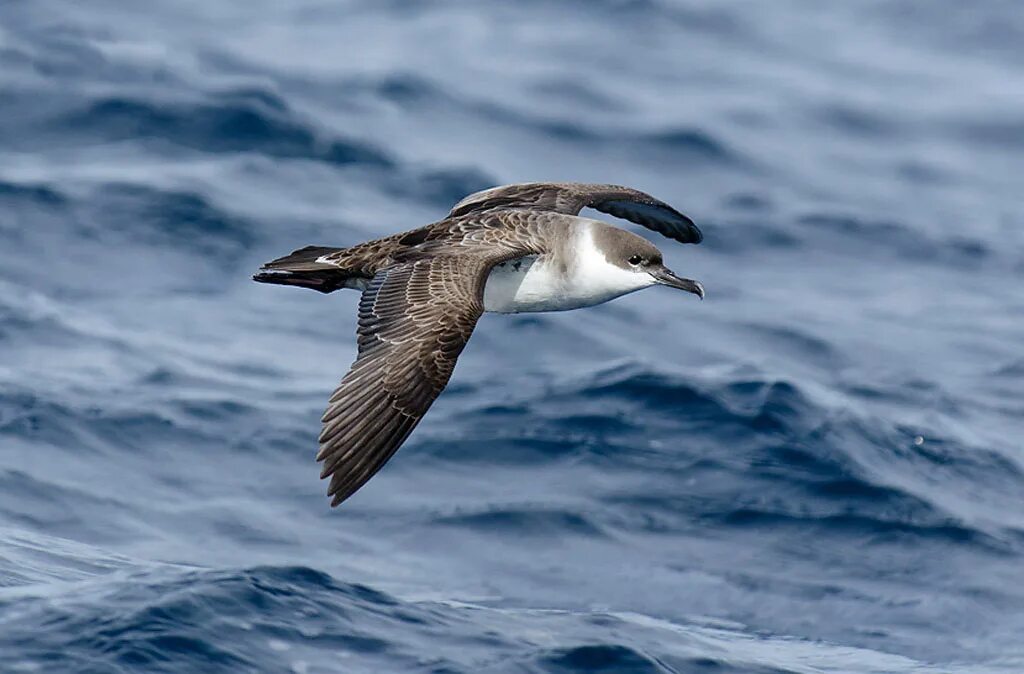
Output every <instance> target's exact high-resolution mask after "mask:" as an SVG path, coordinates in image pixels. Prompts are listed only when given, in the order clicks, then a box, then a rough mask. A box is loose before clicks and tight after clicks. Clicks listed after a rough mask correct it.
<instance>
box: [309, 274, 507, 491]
mask: <svg viewBox="0 0 1024 674" xmlns="http://www.w3.org/2000/svg"><path fill="white" fill-rule="evenodd" d="M494 262H496V261H494V260H487V259H484V258H482V257H481V258H477V257H475V256H473V255H466V256H464V257H459V258H455V257H453V256H443V255H441V256H433V257H422V258H419V259H415V260H410V261H407V262H401V263H398V264H395V265H392V266H390V267H386V268H384V269H382V270H380V271H379V272H378V273H377V274H376V276H374V277H373V280H372V281H371V282H370V284H369V286H368V287H367V288H366V290H365V291H363V295H362V298H361V299H360V301H359V329H358V344H359V355H358V357H357V358H356V361H355V363H354V364H353V365H352V369H351V370H349V372H348V374H346V375H345V378H344V379H343V380H342V382H341V385H340V386H338V388H337V390H335V392H334V395H333V396H331V399H330V404H329V405H328V407H327V411H326V412H325V413H324V416H323V423H324V426H323V431H322V432H321V434H320V452H319V453H318V454H317V457H316V458H317V461H322V462H323V470H322V471H321V474H320V477H321V478H325V477H327V476H331V483H330V487H329V489H328V491H327V494H328V496H333V497H334V498H333V500H332V501H331V505H332V506H336V505H338V504H339V503H341V502H342V501H344V500H345V499H346V498H348V497H349V496H351V495H352V494H353V493H354V492H355V491H356V490H357V489H359V488H360V487H361V486H363V484H365V483H366V481H367V480H369V479H370V478H371V477H373V475H374V474H375V473H376V472H377V471H378V470H380V469H381V467H382V466H383V465H384V464H385V463H386V462H387V461H388V459H390V458H391V456H392V455H393V454H394V453H395V452H396V451H397V450H398V448H399V446H401V444H402V443H403V442H404V441H405V439H406V438H407V437H409V434H410V433H411V432H412V430H413V429H414V428H415V427H416V424H418V423H419V421H420V419H422V418H423V415H424V414H426V412H427V410H428V409H429V408H430V405H431V404H432V403H433V402H434V399H435V398H437V396H438V395H439V394H440V393H441V391H442V390H443V389H444V387H445V385H446V384H447V383H448V378H449V377H451V374H452V370H453V369H454V368H455V360H456V359H457V358H458V357H459V354H460V353H461V352H462V349H463V347H465V345H466V342H467V341H468V340H469V337H470V335H471V334H472V333H473V328H474V327H475V326H476V322H477V319H479V318H480V315H481V313H482V312H483V301H482V294H483V284H484V282H485V280H486V275H487V272H488V271H489V270H490V268H491V267H492V266H493V264H494Z"/></svg>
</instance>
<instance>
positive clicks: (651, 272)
mask: <svg viewBox="0 0 1024 674" xmlns="http://www.w3.org/2000/svg"><path fill="white" fill-rule="evenodd" d="M595 239H596V240H597V245H598V246H599V247H600V248H601V249H602V250H603V251H604V253H605V258H606V259H607V260H608V262H610V263H611V264H613V265H614V266H616V267H618V268H619V269H621V270H624V271H626V272H628V273H630V274H634V275H635V276H634V277H633V279H634V282H635V284H636V286H637V288H642V287H646V286H650V285H656V284H657V285H663V286H669V287H670V288H678V289H679V290H685V291H686V292H689V293H693V294H694V295H696V296H698V297H700V298H701V299H704V286H702V285H701V284H700V283H699V282H697V281H694V280H692V279H688V278H683V277H681V276H678V275H676V273H675V272H673V271H672V270H671V269H669V268H668V267H666V266H665V261H664V258H663V257H662V254H661V251H660V250H658V248H657V247H656V246H655V245H654V244H652V243H651V242H650V241H648V240H647V239H645V238H643V237H642V236H637V235H636V234H633V233H632V232H627V231H625V230H621V229H618V228H616V227H608V228H607V229H605V228H603V227H602V228H600V229H599V230H598V231H597V232H595Z"/></svg>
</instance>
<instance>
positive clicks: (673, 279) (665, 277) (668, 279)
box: [651, 267, 704, 299]
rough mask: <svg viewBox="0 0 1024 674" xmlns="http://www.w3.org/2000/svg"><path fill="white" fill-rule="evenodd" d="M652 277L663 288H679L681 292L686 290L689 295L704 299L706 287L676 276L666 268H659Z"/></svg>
mask: <svg viewBox="0 0 1024 674" xmlns="http://www.w3.org/2000/svg"><path fill="white" fill-rule="evenodd" d="M651 276H653V277H654V280H655V281H657V282H658V283H660V284H661V285H663V286H669V287H670V288H679V289H680V290H685V291H686V292H688V293H693V294H694V295H696V296H697V297H699V298H701V299H704V286H702V285H701V284H700V283H699V282H698V281H694V280H692V279H688V278H683V277H681V276H676V275H675V274H674V273H673V272H672V271H671V270H669V269H667V268H665V267H659V268H657V269H654V270H652V271H651Z"/></svg>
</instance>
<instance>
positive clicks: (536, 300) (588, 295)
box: [484, 255, 622, 314]
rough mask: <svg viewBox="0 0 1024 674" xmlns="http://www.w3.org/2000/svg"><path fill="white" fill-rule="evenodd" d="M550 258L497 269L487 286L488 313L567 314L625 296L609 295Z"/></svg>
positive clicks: (532, 258) (525, 260)
mask: <svg viewBox="0 0 1024 674" xmlns="http://www.w3.org/2000/svg"><path fill="white" fill-rule="evenodd" d="M573 271H574V270H572V269H566V267H565V266H564V265H561V264H559V263H558V262H557V261H556V260H553V259H552V258H551V257H549V256H545V255H541V256H535V255H532V256H529V257H522V258H518V259H516V260H510V261H509V262H504V263H502V264H499V265H497V266H495V267H494V269H492V270H491V273H490V275H489V276H488V277H487V284H486V285H485V286H484V311H492V312H496V313H502V314H516V313H521V312H530V311H566V310H569V309H578V308H580V307H588V306H591V305H594V304H600V303H601V302H606V301H607V300H609V299H611V298H612V297H615V296H618V295H619V294H622V293H621V292H605V290H604V289H603V288H600V289H596V288H593V287H591V285H592V284H590V283H587V282H586V281H587V280H588V279H583V278H581V277H580V275H579V274H578V273H573Z"/></svg>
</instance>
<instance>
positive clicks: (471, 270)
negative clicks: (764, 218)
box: [253, 183, 704, 506]
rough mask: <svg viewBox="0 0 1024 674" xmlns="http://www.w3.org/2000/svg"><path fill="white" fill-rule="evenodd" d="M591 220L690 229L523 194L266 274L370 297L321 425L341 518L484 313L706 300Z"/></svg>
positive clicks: (669, 215)
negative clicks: (632, 297) (691, 297)
mask: <svg viewBox="0 0 1024 674" xmlns="http://www.w3.org/2000/svg"><path fill="white" fill-rule="evenodd" d="M584 207H589V208H593V209H596V210H598V211H601V212H604V213H608V214H610V215H613V216H616V217H620V218H625V219H627V220H630V221H632V222H635V223H637V224H640V225H643V226H644V227H648V228H650V229H652V230H654V231H656V232H658V233H660V234H663V235H665V236H667V237H669V238H670V239H675V240H676V241H679V242H681V243H700V241H701V239H702V238H703V237H702V235H701V232H700V230H699V229H698V228H697V226H696V225H695V224H694V223H693V221H692V220H690V218H688V217H686V216H685V215H683V214H682V213H680V212H678V211H677V210H675V209H674V208H672V207H671V206H669V205H668V204H665V203H663V202H661V201H658V200H657V199H655V198H654V197H652V196H650V195H647V194H644V193H643V192H639V191H637V190H634V189H630V188H628V187H619V186H617V185H592V184H583V183H520V184H516V185H506V186H502V187H494V188H491V189H487V190H483V191H482V192H477V193H475V194H472V195H470V196H468V197H466V198H465V199H463V200H462V201H460V202H459V203H457V204H455V207H454V208H452V210H451V212H450V213H449V214H448V217H446V218H445V219H443V220H441V221H439V222H435V223H433V224H430V225H426V226H425V227H420V228H419V229H414V230H411V231H408V232H402V233H401V234H394V235H392V236H388V237H385V238H383V239H377V240H375V241H369V242H366V243H362V244H359V245H357V246H353V247H351V248H329V247H323V246H307V247H305V248H301V249H299V250H297V251H295V252H293V253H291V254H290V255H286V256H284V257H282V258H278V259H276V260H274V261H272V262H268V263H267V264H265V265H263V267H262V268H261V269H260V270H259V272H258V273H257V274H255V275H254V276H253V279H254V280H256V281H259V282H261V283H277V284H282V285H292V286H299V287H302V288H312V289H313V290H318V291H320V292H323V293H329V292H333V291H335V290H338V289H339V288H355V289H357V290H360V291H362V297H361V298H360V300H359V327H358V329H357V343H358V347H359V348H358V356H357V357H356V360H355V362H354V363H353V364H352V367H351V369H350V370H349V371H348V374H346V375H345V377H344V378H343V379H342V381H341V384H340V385H339V386H338V388H337V389H336V390H335V391H334V395H332V396H331V398H330V403H329V404H328V407H327V411H326V412H324V415H323V419H322V421H323V430H322V432H321V433H320V451H319V453H318V454H317V456H316V459H317V461H319V462H322V463H323V467H322V470H321V473H320V477H321V479H322V478H326V477H328V476H329V477H330V478H331V482H330V486H329V487H328V490H327V494H328V496H330V497H332V501H331V505H332V506H337V505H338V504H339V503H341V502H342V501H344V500H345V499H347V498H348V497H349V496H351V495H352V494H353V493H355V491H356V490H357V489H359V488H360V487H362V486H363V485H364V484H365V483H366V481H367V480H369V479H370V478H371V477H373V475H374V474H375V473H376V472H377V471H378V470H380V469H381V467H382V466H383V465H384V464H385V463H386V462H387V461H388V459H390V458H391V456H392V455H393V454H394V453H395V452H396V451H397V450H398V448H399V447H400V446H401V445H402V443H403V442H404V441H405V439H406V438H407V437H409V434H410V433H411V432H412V430H413V429H414V428H415V427H416V424H418V423H419V421H420V419H422V418H423V415H424V414H426V412H427V410H428V409H429V408H430V405H431V404H432V403H433V402H434V399H435V398H437V396H438V395H440V393H441V391H442V390H443V389H444V387H445V385H446V384H447V383H448V379H449V378H450V377H451V375H452V370H453V369H454V368H455V360H456V359H457V358H458V357H459V354H460V353H461V352H462V349H463V348H464V347H465V346H466V342H467V341H469V337H470V335H471V334H472V333H473V328H474V327H475V326H476V322H477V321H478V320H479V319H480V316H481V315H482V314H483V313H484V312H485V311H490V312H496V313H503V314H512V313H519V312H525V311H565V310H568V309H577V308H579V307H587V306H591V305H594V304H600V303H602V302H607V301H608V300H611V299H614V298H616V297H619V296H620V295H625V294H627V293H631V292H634V291H636V290H640V289H641V288H646V287H647V286H651V285H666V286H670V287H672V288H678V289H680V290H685V291H687V292H690V293H693V294H695V295H697V296H699V297H700V298H701V299H703V298H704V288H703V287H702V286H701V284H700V283H698V282H697V281H693V280H691V279H687V278H681V277H679V276H677V275H676V274H674V273H673V272H672V271H670V270H669V269H668V268H667V267H665V265H664V263H663V261H662V255H661V252H660V251H659V250H658V249H657V248H656V247H655V246H654V245H653V244H651V243H650V242H649V241H647V240H646V239H644V238H643V237H641V236H638V235H636V234H633V233H631V232H627V231H625V230H622V229H619V228H617V227H613V226H611V225H609V224H606V223H604V222H601V221H598V220H592V219H589V218H582V217H579V216H578V214H579V212H580V211H581V210H582V209H583V208H584Z"/></svg>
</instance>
